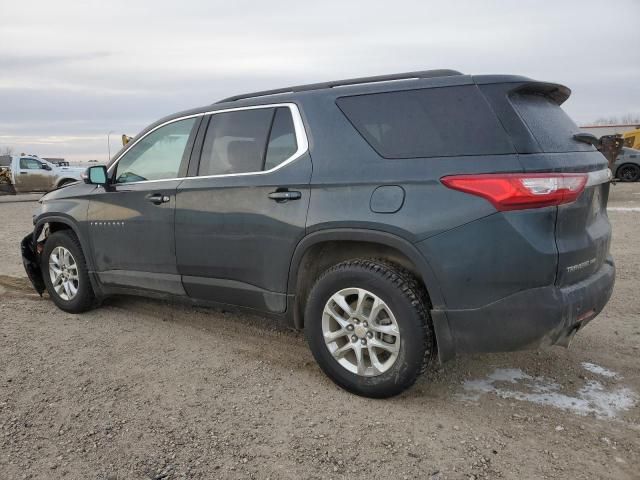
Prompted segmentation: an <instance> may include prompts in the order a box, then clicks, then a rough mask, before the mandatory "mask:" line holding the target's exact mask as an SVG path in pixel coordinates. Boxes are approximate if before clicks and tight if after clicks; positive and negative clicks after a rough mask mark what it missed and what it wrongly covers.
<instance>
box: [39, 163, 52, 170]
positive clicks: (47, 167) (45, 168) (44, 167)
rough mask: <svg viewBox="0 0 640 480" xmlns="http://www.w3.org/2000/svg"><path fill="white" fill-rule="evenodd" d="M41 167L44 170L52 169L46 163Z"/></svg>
mask: <svg viewBox="0 0 640 480" xmlns="http://www.w3.org/2000/svg"><path fill="white" fill-rule="evenodd" d="M41 165H42V167H41V168H42V169H43V170H51V167H50V166H49V165H47V164H46V163H42V164H41Z"/></svg>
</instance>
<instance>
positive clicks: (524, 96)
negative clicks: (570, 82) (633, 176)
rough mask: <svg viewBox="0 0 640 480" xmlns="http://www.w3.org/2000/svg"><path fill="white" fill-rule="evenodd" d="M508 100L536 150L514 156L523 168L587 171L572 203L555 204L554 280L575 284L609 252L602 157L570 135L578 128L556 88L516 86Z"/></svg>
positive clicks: (605, 168)
mask: <svg viewBox="0 0 640 480" xmlns="http://www.w3.org/2000/svg"><path fill="white" fill-rule="evenodd" d="M560 88H561V87H560ZM567 96H568V94H567ZM509 100H510V102H511V105H512V106H513V108H514V109H515V111H516V112H517V114H518V115H519V116H520V118H521V119H522V121H523V123H524V124H525V125H526V127H527V128H528V130H529V131H530V133H531V135H532V137H533V138H534V139H535V142H536V143H537V146H538V149H539V153H528V154H526V153H525V154H521V155H520V156H519V160H520V163H521V164H522V166H523V167H524V171H525V172H539V171H546V172H588V173H589V178H588V182H587V186H586V188H585V190H584V192H583V193H582V195H580V197H579V198H578V199H577V200H576V201H575V202H573V203H570V204H566V205H560V206H559V207H557V208H558V212H557V219H556V244H557V247H558V270H557V277H556V284H558V285H568V284H573V283H576V282H578V281H580V280H582V279H585V278H586V277H588V276H589V275H591V274H593V273H594V272H596V271H597V270H598V269H599V268H600V267H601V266H602V264H603V263H604V262H605V260H606V258H607V256H608V254H609V244H610V240H611V226H610V224H609V219H608V218H607V212H606V207H607V199H608V196H609V179H610V176H609V171H608V164H607V160H606V159H605V157H604V156H603V155H602V154H601V153H600V152H598V151H597V150H596V149H595V147H593V146H592V145H589V144H586V143H582V142H579V141H577V140H575V139H574V138H573V135H574V134H576V133H578V132H579V131H580V129H579V128H578V127H577V126H576V124H575V123H574V122H573V121H572V120H571V118H570V117H569V116H568V115H567V114H566V113H565V112H564V110H563V109H562V108H561V107H560V103H562V101H563V99H562V98H561V97H558V91H557V90H553V89H552V88H550V86H549V85H548V84H532V85H529V86H526V87H524V88H521V89H518V90H517V91H516V92H513V93H511V94H510V95H509Z"/></svg>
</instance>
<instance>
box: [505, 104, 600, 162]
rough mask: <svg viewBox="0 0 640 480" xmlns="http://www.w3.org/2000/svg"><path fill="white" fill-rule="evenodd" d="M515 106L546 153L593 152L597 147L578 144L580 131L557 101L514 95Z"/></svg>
mask: <svg viewBox="0 0 640 480" xmlns="http://www.w3.org/2000/svg"><path fill="white" fill-rule="evenodd" d="M510 100H511V104H512V105H513V107H514V108H515V109H516V111H517V112H518V115H519V116H520V118H522V120H523V121H524V123H525V124H526V125H527V128H528V129H529V131H530V132H531V134H532V135H533V136H534V138H535V139H536V141H537V142H538V145H539V146H540V149H541V150H542V151H543V152H546V153H559V152H591V151H594V150H595V147H594V146H593V145H589V144H587V143H582V142H578V141H576V140H574V138H573V135H574V134H576V133H578V132H579V131H580V129H579V128H578V126H577V125H576V124H575V123H574V121H573V120H571V117H569V115H567V114H566V112H565V111H564V110H563V109H562V108H561V107H560V105H558V104H557V103H556V102H555V101H553V100H552V99H550V98H549V97H546V96H544V95H542V94H530V93H528V94H520V93H514V94H511V95H510Z"/></svg>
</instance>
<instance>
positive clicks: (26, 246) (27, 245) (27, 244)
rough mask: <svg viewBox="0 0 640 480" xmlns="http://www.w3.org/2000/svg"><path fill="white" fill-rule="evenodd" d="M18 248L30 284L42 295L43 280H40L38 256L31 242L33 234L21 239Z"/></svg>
mask: <svg viewBox="0 0 640 480" xmlns="http://www.w3.org/2000/svg"><path fill="white" fill-rule="evenodd" d="M20 250H21V252H22V264H23V265H24V269H25V271H26V272H27V276H28V277H29V280H30V281H31V285H33V288H35V290H36V292H38V294H40V296H42V292H44V289H45V287H44V281H43V280H42V272H41V271H40V262H38V256H37V254H36V249H35V246H34V243H33V234H32V233H30V234H29V235H27V236H26V237H24V238H23V239H22V242H20Z"/></svg>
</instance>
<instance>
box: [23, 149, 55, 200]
mask: <svg viewBox="0 0 640 480" xmlns="http://www.w3.org/2000/svg"><path fill="white" fill-rule="evenodd" d="M18 167H19V168H18V174H17V175H16V178H15V180H14V181H15V184H16V190H17V191H19V192H48V191H49V190H51V188H52V187H53V177H54V175H53V172H52V170H51V167H49V165H48V164H46V163H44V162H41V161H39V160H36V159H35V158H30V157H22V158H20V164H19V165H18Z"/></svg>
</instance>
